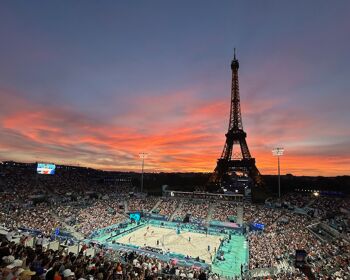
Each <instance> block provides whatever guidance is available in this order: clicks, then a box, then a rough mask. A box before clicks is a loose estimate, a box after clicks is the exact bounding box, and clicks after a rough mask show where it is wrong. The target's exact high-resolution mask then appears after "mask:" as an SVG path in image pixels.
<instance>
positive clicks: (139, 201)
mask: <svg viewBox="0 0 350 280" xmlns="http://www.w3.org/2000/svg"><path fill="white" fill-rule="evenodd" d="M158 200H159V198H158V197H147V198H130V199H129V200H128V210H129V211H146V212H149V211H151V210H152V208H153V207H154V206H155V205H156V203H157V202H158Z"/></svg>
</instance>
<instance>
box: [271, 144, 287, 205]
mask: <svg viewBox="0 0 350 280" xmlns="http://www.w3.org/2000/svg"><path fill="white" fill-rule="evenodd" d="M283 152H284V148H281V147H279V148H274V149H272V155H273V156H276V157H277V159H278V198H279V199H281V175H280V156H283Z"/></svg>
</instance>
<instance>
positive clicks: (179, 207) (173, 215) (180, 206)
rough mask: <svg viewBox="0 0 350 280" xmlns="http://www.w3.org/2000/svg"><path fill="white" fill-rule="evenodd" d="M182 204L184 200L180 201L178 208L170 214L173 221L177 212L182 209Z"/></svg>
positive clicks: (170, 219)
mask: <svg viewBox="0 0 350 280" xmlns="http://www.w3.org/2000/svg"><path fill="white" fill-rule="evenodd" d="M182 204H183V202H182V201H180V203H179V205H178V206H177V208H176V209H175V211H174V213H173V214H172V215H171V216H170V218H169V221H172V220H173V218H174V217H175V215H176V213H177V212H178V211H179V210H181V208H182Z"/></svg>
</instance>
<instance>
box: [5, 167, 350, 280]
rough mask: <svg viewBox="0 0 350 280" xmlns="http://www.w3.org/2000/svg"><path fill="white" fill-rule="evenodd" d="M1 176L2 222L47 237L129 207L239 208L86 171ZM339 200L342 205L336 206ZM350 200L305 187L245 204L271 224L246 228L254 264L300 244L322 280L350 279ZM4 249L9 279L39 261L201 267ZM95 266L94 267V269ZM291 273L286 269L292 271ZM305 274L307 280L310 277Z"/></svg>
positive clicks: (110, 270)
mask: <svg viewBox="0 0 350 280" xmlns="http://www.w3.org/2000/svg"><path fill="white" fill-rule="evenodd" d="M2 180H3V183H2V185H1V192H0V200H1V203H0V224H1V225H3V226H4V227H6V228H7V229H9V230H12V231H15V230H16V229H18V228H27V229H32V230H37V231H40V233H41V234H42V235H43V236H50V235H51V234H52V233H53V231H54V230H55V229H56V228H60V229H66V228H65V227H66V225H67V226H70V227H72V228H73V229H74V230H75V231H77V232H80V233H82V234H84V236H87V235H89V234H90V233H91V232H92V231H93V230H95V229H96V228H103V227H107V226H109V225H112V224H116V223H119V222H122V221H125V220H126V219H127V216H126V215H125V213H124V212H125V211H124V210H125V209H124V206H126V207H127V208H128V210H129V211H140V210H143V211H147V212H148V211H151V210H152V209H153V208H155V209H158V210H159V214H161V215H164V216H167V217H168V218H169V217H170V216H171V215H172V214H174V212H175V211H176V215H175V220H176V219H178V220H182V219H183V218H184V217H185V216H186V215H187V214H191V221H192V222H201V223H202V222H203V221H205V220H206V219H207V218H208V214H209V209H210V207H211V205H213V206H215V207H214V208H212V209H213V210H214V211H212V213H211V219H213V220H219V221H227V218H228V217H229V216H236V215H237V207H236V204H235V203H233V202H229V201H214V202H208V201H207V200H197V199H185V198H181V199H173V198H172V199H161V200H160V198H157V197H143V198H135V197H129V191H130V189H129V188H128V187H124V188H121V191H120V192H118V193H117V195H116V192H115V186H110V185H100V183H98V182H97V181H91V182H90V181H89V182H88V181H87V179H86V178H85V176H83V175H77V176H74V172H72V171H69V172H67V174H65V176H63V175H62V176H58V177H50V176H49V177H41V178H40V179H38V178H36V177H35V176H33V175H28V174H26V171H23V172H19V173H14V174H7V176H5V177H4V178H3V179H2ZM157 203H158V204H157ZM211 203H212V204H211ZM180 204H181V207H179V206H180ZM156 205H157V207H155V206H156ZM335 205H337V206H338V207H334V206H335ZM349 205H350V204H349V200H346V199H343V198H334V197H322V196H312V195H303V194H288V195H286V196H284V197H283V199H282V203H275V204H274V203H273V202H271V203H270V204H269V207H267V206H266V205H254V204H251V203H244V204H243V209H244V211H243V213H244V216H243V218H244V221H245V222H246V223H247V224H250V223H252V222H258V223H261V224H264V225H265V229H264V231H262V232H256V231H252V232H250V233H249V234H248V235H247V239H248V241H249V250H250V254H249V257H250V259H249V269H250V270H252V271H253V270H255V269H265V268H271V267H278V266H280V265H281V264H282V263H285V262H287V263H291V260H293V258H294V256H295V250H296V249H303V250H305V251H306V252H307V253H308V257H307V262H308V264H309V265H310V267H311V269H312V273H313V274H314V275H315V276H316V279H327V277H330V279H350V262H349V260H350V255H349V252H350V247H349V241H350V226H349V225H350V224H349V214H348V213H349V212H346V211H349ZM285 206H287V207H285ZM289 206H291V207H289ZM293 207H297V208H299V209H306V210H305V213H306V214H297V213H295V212H294V211H293ZM339 209H344V212H341V213H340V212H339ZM314 223H322V224H325V225H326V226H329V227H331V228H332V229H334V230H335V231H336V232H337V233H338V234H339V235H337V236H336V237H333V236H331V235H330V234H328V235H322V236H321V233H319V234H318V232H317V231H312V230H310V227H309V225H310V224H314ZM317 235H319V236H317ZM0 252H6V254H5V255H3V257H6V258H5V259H2V266H1V268H2V275H10V277H9V278H6V279H14V278H13V277H12V276H14V277H15V274H16V273H17V274H18V279H22V278H21V277H22V276H23V275H28V274H30V273H31V272H30V271H34V270H35V271H36V272H37V270H36V269H35V267H36V263H37V262H39V263H40V265H41V268H43V269H44V270H46V272H49V271H55V274H60V275H61V276H62V275H63V274H64V271H65V270H66V269H71V271H73V272H74V273H75V276H76V277H78V276H79V277H83V278H85V277H88V275H89V274H90V275H91V273H92V275H93V276H94V277H95V278H96V279H108V280H109V279H113V280H114V279H144V278H141V277H153V276H157V275H159V274H160V273H161V274H162V275H163V274H164V275H166V276H164V277H170V276H169V275H170V274H171V275H175V277H179V278H181V277H182V278H184V279H188V278H191V277H193V278H195V279H197V278H199V275H200V274H201V273H200V272H198V271H197V270H191V269H190V270H189V269H187V268H181V267H178V266H176V264H169V263H162V262H160V261H159V260H157V259H150V258H146V257H145V256H138V255H134V257H133V258H129V255H128V254H126V253H125V252H116V254H117V256H116V259H117V260H118V261H119V264H118V263H112V262H111V261H110V260H108V261H107V259H105V258H103V257H101V256H99V257H97V258H98V259H96V258H88V257H86V256H84V255H79V256H72V255H67V254H65V255H64V253H63V252H53V251H49V252H41V251H40V249H39V251H31V249H29V248H24V247H23V246H22V247H20V246H19V245H14V244H11V243H10V244H8V243H4V244H3V246H2V248H1V250H0ZM104 254H107V253H106V252H105V253H104ZM29 255H31V256H35V257H34V259H35V260H31V259H30V257H29ZM11 256H12V257H11ZM25 256H26V257H27V258H26V259H24V257H25ZM13 258H15V259H17V260H21V261H23V262H22V264H21V265H20V266H14V267H13V268H11V267H12V266H13V264H14V260H15V259H13ZM135 259H136V261H135ZM53 260H55V262H53ZM33 263H34V264H33ZM159 263H160V264H159ZM18 264H19V261H17V265H18ZM58 264H59V267H58ZM8 266H10V268H8ZM92 267H95V269H94V270H93V271H92V272H91V268H92ZM63 268H64V269H63ZM21 269H23V271H22V270H21ZM33 269H34V270H33ZM19 271H21V273H19ZM39 272H41V270H39ZM39 272H37V274H36V275H38V274H39ZM23 273H24V274H23ZM50 273H52V272H50ZM99 273H102V276H101V274H99ZM288 273H291V272H288ZM288 273H287V272H285V275H287V274H288ZM293 273H294V272H293ZM21 274H23V275H22V276H21ZM136 274H137V275H136ZM205 274H206V273H205ZM299 274H300V275H301V272H299V271H298V272H297V274H296V275H299ZM49 275H51V274H49ZM98 275H100V276H98ZM118 275H122V276H118ZM202 275H203V274H202ZM285 275H283V272H281V273H280V276H279V277H281V279H285V278H283V277H289V276H285ZM293 275H294V274H293ZM6 277H7V276H6ZM16 277H17V276H16ZM23 277H24V276H23ZM33 277H34V278H35V277H36V276H33ZM98 277H100V278H98ZM101 277H102V278H101ZM118 277H120V278H118ZM211 277H212V276H211ZM296 277H297V276H296ZM298 277H299V276H298ZM332 277H333V278H332ZM0 278H1V277H0ZM34 278H33V279H34ZM23 279H24V278H23ZM48 279H53V278H48ZM77 279H78V278H77ZM86 279H87V278H86ZM149 279H151V278H149ZM295 279H297V278H295ZM300 279H304V278H303V276H300Z"/></svg>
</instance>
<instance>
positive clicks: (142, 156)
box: [139, 153, 148, 193]
mask: <svg viewBox="0 0 350 280" xmlns="http://www.w3.org/2000/svg"><path fill="white" fill-rule="evenodd" d="M147 155H148V154H147V153H139V156H140V158H142V173H141V193H142V192H143V167H144V165H145V158H146V157H147Z"/></svg>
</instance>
